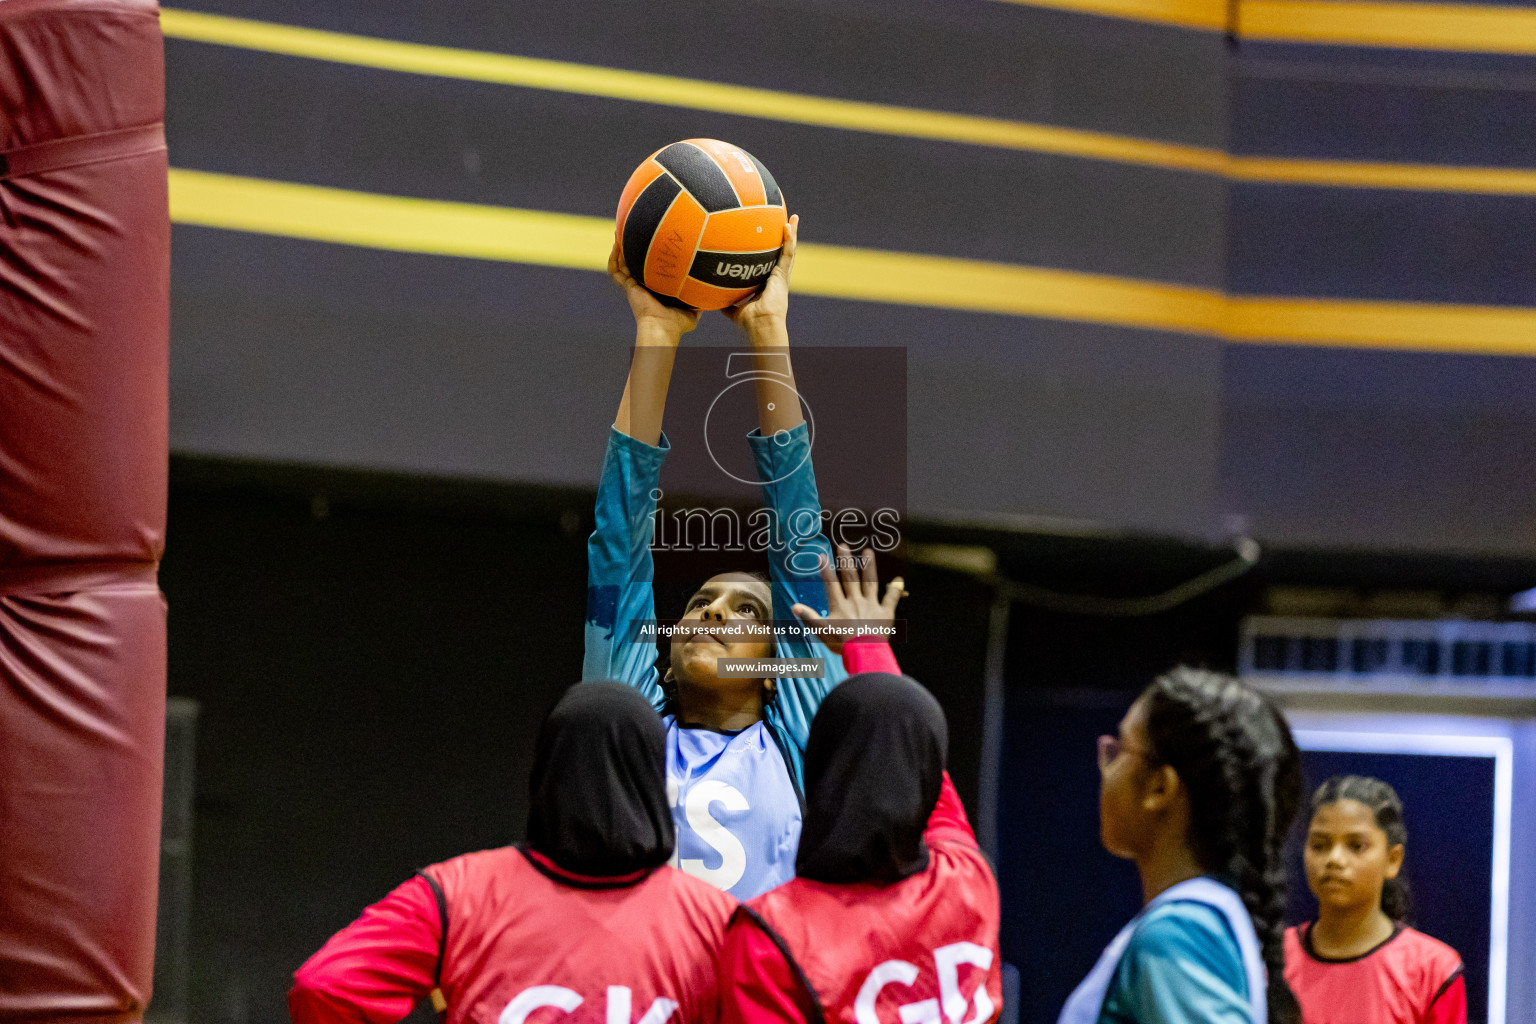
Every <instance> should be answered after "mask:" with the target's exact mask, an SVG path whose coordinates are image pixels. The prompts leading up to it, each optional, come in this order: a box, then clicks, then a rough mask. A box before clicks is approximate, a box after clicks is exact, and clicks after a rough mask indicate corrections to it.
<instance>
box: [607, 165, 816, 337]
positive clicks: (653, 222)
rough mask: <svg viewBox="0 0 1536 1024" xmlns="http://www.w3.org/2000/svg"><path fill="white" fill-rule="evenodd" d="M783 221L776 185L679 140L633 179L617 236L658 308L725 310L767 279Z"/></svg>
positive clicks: (757, 171) (761, 172)
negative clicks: (662, 305)
mask: <svg viewBox="0 0 1536 1024" xmlns="http://www.w3.org/2000/svg"><path fill="white" fill-rule="evenodd" d="M787 221H788V216H787V214H786V212H785V209H784V195H783V193H782V192H780V191H779V186H778V183H777V182H775V181H774V180H773V175H772V174H769V173H768V168H766V167H764V166H763V164H762V162H761V161H759V160H758V159H757V158H756V157H754V156H753V155H752V154H751V153H748V152H747V151H746V150H744V149H741V148H740V147H737V146H733V145H731V144H730V143H728V142H721V141H719V140H718V139H684V140H683V141H682V142H674V143H672V145H670V146H665V147H663V148H662V149H659V150H657V151H656V152H654V153H652V154H651V155H650V156H648V157H646V158H645V160H644V161H643V162H641V164H640V166H639V167H637V168H635V173H634V174H631V175H630V176H629V183H628V184H626V185H625V186H624V192H623V194H622V195H621V196H620V197H619V213H618V218H617V225H616V231H617V234H618V240H619V244H620V245H621V246H622V248H623V251H624V263H625V265H626V266H627V267H628V268H629V272H630V273H631V274H632V275H634V278H635V280H637V281H639V282H640V283H641V284H643V285H644V286H645V287H646V288H648V289H649V290H650V291H651V293H652V294H654V295H655V296H656V297H657V298H659V299H661V300H662V301H663V302H666V303H667V304H668V305H674V306H683V307H687V308H690V309H723V308H725V307H726V306H729V305H731V304H732V303H735V302H739V301H741V300H742V299H744V298H746V297H747V296H749V295H751V294H752V293H753V292H755V291H757V289H758V288H759V287H761V286H762V284H763V282H764V281H766V280H767V279H768V275H769V274H771V273H772V272H773V268H774V265H775V264H776V263H777V262H778V259H779V249H780V248H781V247H782V246H783V244H784V226H785V224H786V223H787Z"/></svg>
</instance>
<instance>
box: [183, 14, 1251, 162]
mask: <svg viewBox="0 0 1536 1024" xmlns="http://www.w3.org/2000/svg"><path fill="white" fill-rule="evenodd" d="M160 26H161V28H162V30H163V31H164V32H165V34H166V35H167V36H168V37H171V38H174V39H186V40H191V41H193V42H200V43H214V44H218V45H222V46H235V47H240V48H242V49H248V50H260V51H263V52H266V53H279V54H284V55H286V56H290V57H307V58H310V59H313V60H325V61H332V62H334V63H339V64H354V65H358V66H360V67H370V68H379V69H382V70H387V71H402V72H408V73H411V74H418V75H435V76H439V77H443V78H459V79H466V80H469V81H475V82H489V83H492V84H496V85H513V86H520V87H522V88H525V89H548V90H553V91H556V92H566V93H576V94H579V95H583V96H601V97H604V98H607V99H617V100H631V101H634V102H638V103H656V104H661V105H663V106H669V107H682V108H685V109H689V110H707V111H710V112H712V113H718V114H736V115H739V116H742V117H756V118H761V119H763V120H768V121H788V122H791V123H794V124H808V125H816V126H818V127H823V128H842V129H846V130H848V131H860V132H875V133H878V134H882V135H899V136H906V137H909V138H920V139H936V140H940V141H944V142H961V143H968V144H971V145H977V146H991V147H994V148H998V149H1020V150H1027V151H1029V152H1034V153H1050V154H1053V155H1057V156H1076V157H1086V158H1089V159H1095V160H1112V161H1116V162H1119V163H1130V164H1143V165H1149V166H1153V167H1167V168H1171V169H1174V170H1181V171H1202V172H1206V173H1220V172H1221V168H1222V164H1223V162H1224V161H1225V159H1226V154H1224V153H1222V152H1221V151H1220V150H1217V149H1209V148H1205V147H1201V146H1185V145H1180V144H1177V143H1172V142H1160V141H1158V140H1155V139H1141V138H1135V137H1133V136H1128V135H1112V134H1109V133H1105V132H1092V131H1084V130H1082V129H1078V128H1062V127H1058V126H1055V125H1045V124H1033V123H1030V122H1027V121H1010V120H1007V119H1004V118H997V117H978V116H974V115H971V114H951V113H945V112H943V111H937V110H921V109H918V108H916V107H898V106H892V105H890V104H885V103H864V102H860V101H855V100H840V99H832V98H828V97H824V96H809V95H806V94H804V93H793V92H781V91H779V90H775V89H757V88H752V87H750V86H744V85H728V84H724V83H721V82H707V81H703V80H700V79H695V78H674V77H671V76H669V75H654V74H651V73H649V72H643V71H624V70H620V69H618V68H604V67H597V66H594V65H590V64H573V63H569V62H566V61H558V60H544V59H541V58H535V57H518V56H513V55H510V54H504V53H487V52H483V51H477V50H456V49H452V48H449V47H446V46H427V45H424V44H422V43H404V42H399V41H397V40H393V39H375V38H371V37H368V36H354V35H345V34H343V33H340V32H326V31H322V30H320V29H312V28H298V27H295V26H292V25H276V24H271V23H269V22H261V21H250V20H247V19H245V18H231V17H227V16H225V15H220V14H202V13H197V12H193V11H181V10H175V9H172V8H161V9H160Z"/></svg>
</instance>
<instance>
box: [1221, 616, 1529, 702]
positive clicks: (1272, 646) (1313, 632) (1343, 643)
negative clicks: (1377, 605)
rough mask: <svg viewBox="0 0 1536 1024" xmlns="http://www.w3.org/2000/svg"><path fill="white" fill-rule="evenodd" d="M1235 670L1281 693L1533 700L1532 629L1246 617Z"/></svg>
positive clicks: (1460, 623) (1442, 622)
mask: <svg viewBox="0 0 1536 1024" xmlns="http://www.w3.org/2000/svg"><path fill="white" fill-rule="evenodd" d="M1238 671H1239V674H1240V675H1242V676H1243V678H1245V679H1248V680H1249V681H1251V682H1253V683H1255V684H1256V685H1259V686H1263V687H1268V688H1273V689H1283V690H1320V689H1327V690H1344V691H1356V692H1383V693H1425V694H1454V695H1464V696H1497V697H1520V698H1536V625H1533V624H1531V623H1525V622H1468V621H1462V620H1452V619H1446V620H1398V619H1312V618H1286V617H1279V616H1254V617H1251V618H1248V619H1245V620H1244V621H1243V625H1242V631H1241V637H1240V643H1239V649H1238Z"/></svg>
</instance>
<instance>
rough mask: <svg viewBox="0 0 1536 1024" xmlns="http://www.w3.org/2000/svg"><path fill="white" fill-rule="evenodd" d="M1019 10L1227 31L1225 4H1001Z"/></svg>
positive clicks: (1058, 0)
mask: <svg viewBox="0 0 1536 1024" xmlns="http://www.w3.org/2000/svg"><path fill="white" fill-rule="evenodd" d="M1004 2H1005V3H1011V4H1019V5H1020V6H1023V7H1048V8H1051V9H1053V10H1058V11H1072V12H1073V13H1075V14H1098V15H1102V16H1104V17H1106V18H1124V19H1126V20H1128V21H1146V22H1151V23H1152V24H1154V25H1177V26H1179V27H1180V28H1196V29H1204V30H1206V31H1215V32H1224V31H1226V28H1227V3H1226V0H1004Z"/></svg>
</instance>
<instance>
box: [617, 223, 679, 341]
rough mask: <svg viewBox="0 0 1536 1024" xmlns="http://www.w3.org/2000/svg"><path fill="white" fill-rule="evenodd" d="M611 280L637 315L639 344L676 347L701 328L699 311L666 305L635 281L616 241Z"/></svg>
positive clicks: (636, 323) (631, 310)
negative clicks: (691, 332) (690, 333)
mask: <svg viewBox="0 0 1536 1024" xmlns="http://www.w3.org/2000/svg"><path fill="white" fill-rule="evenodd" d="M608 276H609V277H611V278H613V280H614V283H615V284H617V285H618V286H619V287H620V288H622V289H624V297H625V298H626V299H628V300H629V310H630V312H631V313H633V314H634V315H635V327H636V329H637V332H638V333H637V341H636V343H637V344H643V343H644V342H646V341H651V342H653V343H654V342H657V341H660V342H663V343H670V344H673V345H676V344H677V343H678V342H679V341H681V340H682V337H683V335H685V334H687V333H688V332H689V331H691V330H693V329H694V328H695V327H697V326H699V311H698V310H696V309H674V308H673V307H671V306H668V305H665V304H663V303H662V302H661V301H660V300H659V299H657V298H656V296H654V295H652V294H651V293H650V292H648V291H646V289H645V286H644V285H642V284H641V283H640V282H639V281H636V280H635V279H634V277H633V275H631V274H630V272H629V268H628V267H626V266H625V265H624V250H623V249H622V248H621V247H620V246H619V243H618V240H617V239H615V240H614V243H613V250H612V251H611V252H609V253H608Z"/></svg>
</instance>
